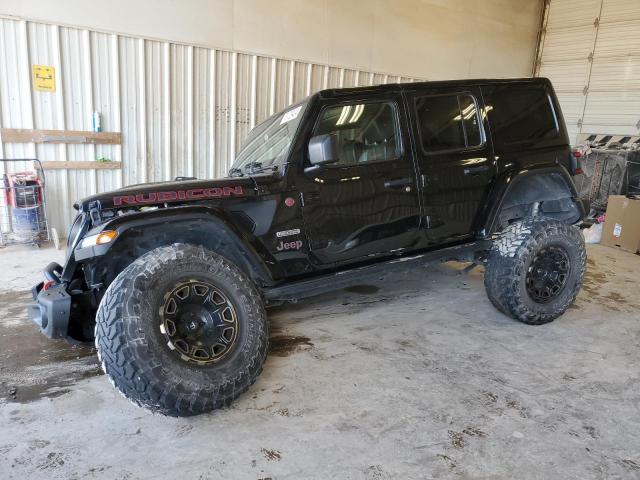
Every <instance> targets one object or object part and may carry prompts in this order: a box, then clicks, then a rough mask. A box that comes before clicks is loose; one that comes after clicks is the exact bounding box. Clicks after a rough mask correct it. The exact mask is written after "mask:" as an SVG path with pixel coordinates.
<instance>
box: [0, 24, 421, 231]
mask: <svg viewBox="0 0 640 480" xmlns="http://www.w3.org/2000/svg"><path fill="white" fill-rule="evenodd" d="M34 64H42V65H51V66H53V67H54V68H55V69H56V84H57V85H56V86H57V88H56V91H55V92H39V91H35V90H33V89H32V82H31V65H34ZM410 81H413V79H411V78H406V77H400V76H393V75H386V74H381V73H374V72H365V71H359V70H351V69H348V68H341V67H335V66H328V65H317V64H311V63H305V62H301V61H295V60H286V59H281V58H271V57H264V56H258V55H250V54H246V53H237V52H230V51H224V50H216V49H210V48H202V47H198V46H192V45H182V44H176V43H170V42H162V41H157V40H149V39H144V38H135V37H130V36H123V35H117V34H111V33H101V32H95V31H89V30H83V29H79V28H71V27H66V26H58V25H50V24H43V23H38V22H30V21H23V20H15V19H10V18H0V126H1V127H4V128H28V129H32V128H35V129H53V130H91V118H92V113H93V112H94V111H98V112H100V113H101V114H102V129H103V130H104V131H113V132H122V145H72V144H55V145H54V144H49V145H47V144H37V145H36V144H17V143H5V142H0V157H4V158H32V157H37V158H39V159H40V160H43V161H65V160H67V161H72V160H77V161H87V160H94V159H96V158H99V157H104V158H107V159H110V160H112V161H121V162H122V169H119V170H49V171H47V192H48V201H49V208H48V211H49V218H50V222H51V224H52V225H53V226H54V227H56V228H57V229H58V231H59V232H60V233H62V232H65V231H66V230H67V228H68V227H69V225H70V222H71V220H72V217H73V214H74V212H73V210H72V208H71V205H72V203H73V202H74V201H75V200H77V199H79V198H82V197H85V196H87V195H90V194H93V193H96V192H99V191H105V190H111V189H114V188H119V187H121V186H124V185H128V184H133V183H141V182H153V181H162V180H170V179H172V178H174V177H175V176H177V175H183V176H191V175H193V176H197V177H200V178H207V177H216V176H222V175H224V174H225V172H226V171H227V170H228V168H229V166H230V163H231V162H232V160H233V158H234V155H235V153H236V152H237V151H238V150H239V148H240V146H241V145H242V141H243V139H244V138H245V137H246V135H247V133H248V132H249V130H251V128H253V127H254V126H255V125H256V124H257V123H259V122H261V121H262V120H264V119H265V118H267V117H268V116H269V115H271V114H272V113H275V112H277V111H278V110H280V109H282V108H284V107H286V106H287V105H290V104H291V103H294V102H296V101H298V100H300V99H302V98H304V97H305V96H307V95H309V94H311V93H313V92H315V91H317V90H321V89H323V88H332V87H348V86H362V85H375V84H381V83H393V82H410ZM0 173H2V172H0Z"/></svg>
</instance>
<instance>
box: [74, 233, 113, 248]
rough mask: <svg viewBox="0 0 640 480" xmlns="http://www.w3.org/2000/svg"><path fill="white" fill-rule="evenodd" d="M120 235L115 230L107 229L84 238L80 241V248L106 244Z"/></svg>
mask: <svg viewBox="0 0 640 480" xmlns="http://www.w3.org/2000/svg"><path fill="white" fill-rule="evenodd" d="M117 236H118V232H116V231H115V230H105V231H104V232H100V233H97V234H95V235H90V236H88V237H85V238H83V239H82V242H80V248H87V247H95V246H96V245H104V244H105V243H110V242H112V241H113V239H115V238H116V237H117Z"/></svg>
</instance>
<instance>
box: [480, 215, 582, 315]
mask: <svg viewBox="0 0 640 480" xmlns="http://www.w3.org/2000/svg"><path fill="white" fill-rule="evenodd" d="M586 260H587V253H586V250H585V246H584V239H583V237H582V234H581V233H580V230H579V229H578V228H577V227H575V226H572V225H567V224H564V223H562V222H559V221H557V220H553V219H548V218H544V217H529V218H525V219H523V220H521V221H518V222H515V223H513V224H511V225H509V226H508V227H507V228H506V229H505V230H504V231H503V232H501V233H500V234H499V235H498V236H497V238H496V239H495V241H494V245H493V247H492V248H491V251H490V252H489V256H488V259H487V266H486V271H485V277H484V284H485V287H486V289H487V295H488V296H489V299H490V300H491V302H492V303H493V304H494V306H496V308H498V309H499V310H500V311H502V312H503V313H505V314H507V315H509V316H511V317H513V318H515V319H517V320H519V321H521V322H524V323H528V324H530V325H542V324H544V323H548V322H551V321H553V320H555V319H556V318H557V317H559V316H560V315H562V314H563V313H564V312H565V311H566V310H567V308H569V305H571V304H572V303H573V302H574V300H575V299H576V296H577V295H578V292H579V291H580V286H581V285H582V278H583V276H584V272H585V269H586Z"/></svg>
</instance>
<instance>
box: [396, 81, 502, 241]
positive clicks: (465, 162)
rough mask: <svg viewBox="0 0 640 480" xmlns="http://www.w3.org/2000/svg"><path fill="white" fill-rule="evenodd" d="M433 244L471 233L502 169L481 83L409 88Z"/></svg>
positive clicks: (428, 231)
mask: <svg viewBox="0 0 640 480" xmlns="http://www.w3.org/2000/svg"><path fill="white" fill-rule="evenodd" d="M407 103H408V105H409V110H410V111H411V116H412V124H413V131H414V135H415V138H416V147H417V148H416V152H417V163H418V167H419V170H420V180H421V186H422V201H423V206H424V221H423V227H424V228H423V232H424V234H425V236H426V240H427V242H428V243H429V244H434V245H437V244H444V243H449V242H455V241H459V240H465V239H468V238H471V237H472V236H473V234H474V231H473V229H474V226H475V225H474V224H475V220H476V217H477V215H478V213H479V209H480V206H481V204H482V202H483V200H484V199H485V198H486V196H487V194H488V191H489V187H490V186H491V183H492V181H493V179H494V177H495V175H496V165H495V158H494V157H493V156H492V153H491V152H492V150H491V146H490V144H489V141H488V139H487V136H486V135H485V131H488V129H487V128H486V127H487V124H486V110H485V109H484V108H483V106H482V98H481V95H480V90H479V88H477V87H464V88H463V89H459V88H458V89H448V88H447V89H442V88H433V89H425V90H415V91H413V92H408V93H407Z"/></svg>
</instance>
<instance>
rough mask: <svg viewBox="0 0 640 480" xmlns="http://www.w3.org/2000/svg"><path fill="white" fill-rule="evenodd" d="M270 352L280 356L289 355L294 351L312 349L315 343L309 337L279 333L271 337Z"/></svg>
mask: <svg viewBox="0 0 640 480" xmlns="http://www.w3.org/2000/svg"><path fill="white" fill-rule="evenodd" d="M269 344H270V345H269V354H270V355H277V356H278V357H288V356H289V355H291V354H292V353H295V352H299V351H302V350H310V349H311V348H312V347H313V343H311V340H310V339H309V337H302V336H294V335H278V336H276V337H271V338H270V339H269Z"/></svg>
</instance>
